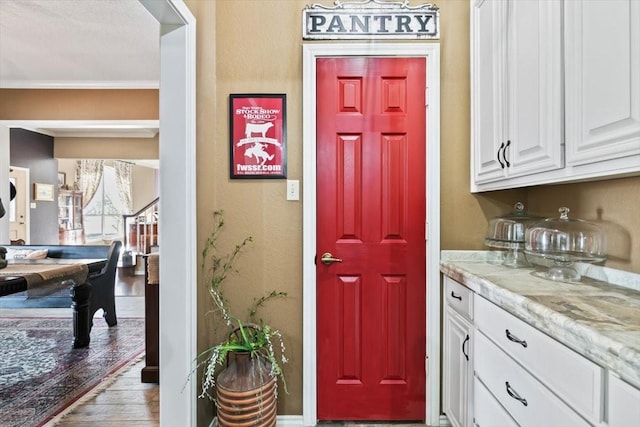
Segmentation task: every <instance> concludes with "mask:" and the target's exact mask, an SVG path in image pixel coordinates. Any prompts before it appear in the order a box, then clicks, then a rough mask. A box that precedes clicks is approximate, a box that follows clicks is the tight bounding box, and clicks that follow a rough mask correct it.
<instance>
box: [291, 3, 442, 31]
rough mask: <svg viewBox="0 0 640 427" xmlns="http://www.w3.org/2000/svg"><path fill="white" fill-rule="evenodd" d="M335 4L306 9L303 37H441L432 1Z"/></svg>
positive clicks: (436, 11) (436, 10)
mask: <svg viewBox="0 0 640 427" xmlns="http://www.w3.org/2000/svg"><path fill="white" fill-rule="evenodd" d="M372 2H373V3H372ZM334 3H335V4H336V6H334V7H328V6H322V5H318V4H314V5H312V6H307V7H306V8H305V10H304V11H303V25H304V29H303V38H304V39H374V38H387V39H391V38H397V39H408V38H412V39H434V38H439V29H438V27H439V17H440V14H439V11H438V8H437V7H436V6H433V5H431V4H423V5H421V6H409V5H408V3H409V0H404V1H403V2H398V1H392V2H384V1H381V0H369V2H368V3H367V2H364V3H363V2H355V3H342V2H339V1H337V2H334Z"/></svg>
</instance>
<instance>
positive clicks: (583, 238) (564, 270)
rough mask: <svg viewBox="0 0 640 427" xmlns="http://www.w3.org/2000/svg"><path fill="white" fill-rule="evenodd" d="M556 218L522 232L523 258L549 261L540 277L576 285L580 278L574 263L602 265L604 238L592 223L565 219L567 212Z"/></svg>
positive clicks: (601, 232) (561, 209) (561, 211)
mask: <svg viewBox="0 0 640 427" xmlns="http://www.w3.org/2000/svg"><path fill="white" fill-rule="evenodd" d="M558 211H559V212H560V217H559V218H547V219H545V220H543V221H539V222H537V223H534V224H532V225H531V227H529V228H528V229H527V230H526V233H525V249H524V252H525V254H526V255H527V256H531V257H534V258H535V257H541V258H544V259H548V260H551V261H553V265H552V266H551V267H549V269H548V270H547V271H546V272H545V273H543V274H542V275H543V277H545V278H547V279H551V280H558V281H565V282H570V281H578V280H580V278H581V276H580V274H579V273H578V271H577V270H576V269H575V265H574V263H576V262H592V263H595V262H602V261H604V260H605V259H606V258H607V255H606V243H607V242H606V236H605V233H604V232H603V230H602V228H601V227H600V226H598V225H597V224H594V223H592V222H588V221H583V220H580V219H573V218H569V208H566V207H562V208H560V209H558Z"/></svg>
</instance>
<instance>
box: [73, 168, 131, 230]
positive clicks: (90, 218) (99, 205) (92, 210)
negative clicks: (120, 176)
mask: <svg viewBox="0 0 640 427" xmlns="http://www.w3.org/2000/svg"><path fill="white" fill-rule="evenodd" d="M128 191H129V192H130V191H131V189H129V190H128ZM121 195H122V192H121V190H120V188H119V186H118V181H117V179H116V170H115V168H114V167H113V166H109V165H106V164H105V165H104V169H103V172H102V178H101V179H100V184H98V188H97V190H96V193H95V195H94V196H93V198H92V199H91V201H90V202H89V204H88V205H87V206H86V207H85V208H84V229H85V237H86V239H87V240H88V241H92V240H103V239H112V238H116V237H119V236H123V235H124V230H123V224H122V215H123V214H125V213H129V212H128V208H127V206H126V202H125V201H124V200H123V197H121Z"/></svg>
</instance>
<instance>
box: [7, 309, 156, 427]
mask: <svg viewBox="0 0 640 427" xmlns="http://www.w3.org/2000/svg"><path fill="white" fill-rule="evenodd" d="M72 332H73V329H72V324H71V319H69V318H32V317H30V318H0V426H2V427H18V426H19V427H31V426H33V427H37V426H42V425H44V424H45V423H46V422H47V421H49V420H51V419H52V418H53V417H55V416H56V415H57V414H59V413H60V412H62V411H63V410H65V408H67V407H68V406H69V405H71V404H73V402H75V401H76V400H77V399H79V398H81V397H82V396H83V395H85V394H86V393H88V392H89V391H91V390H92V389H93V388H95V387H96V386H99V385H100V383H101V382H103V381H105V380H106V379H108V378H109V377H110V376H111V375H113V374H114V373H115V372H117V371H118V370H119V369H121V368H122V367H123V366H125V365H127V364H129V363H131V362H132V361H134V360H136V359H137V358H138V357H139V356H140V355H141V354H142V353H143V352H144V319H123V318H119V319H118V325H117V326H115V327H113V328H109V327H107V324H106V322H104V321H103V320H102V319H94V325H93V329H92V330H91V343H90V345H89V347H88V348H83V349H75V350H74V349H72V340H73V337H72V335H73V333H72Z"/></svg>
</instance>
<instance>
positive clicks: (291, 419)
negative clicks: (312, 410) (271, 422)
mask: <svg viewBox="0 0 640 427" xmlns="http://www.w3.org/2000/svg"><path fill="white" fill-rule="evenodd" d="M302 420H303V418H302V415H278V418H277V419H276V426H278V427H302V426H303V424H302Z"/></svg>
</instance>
